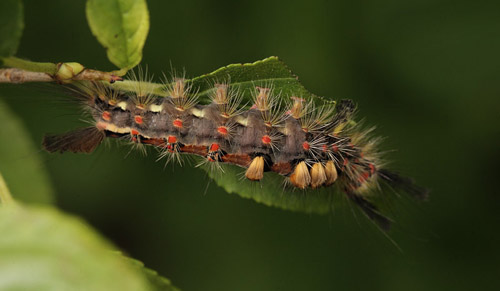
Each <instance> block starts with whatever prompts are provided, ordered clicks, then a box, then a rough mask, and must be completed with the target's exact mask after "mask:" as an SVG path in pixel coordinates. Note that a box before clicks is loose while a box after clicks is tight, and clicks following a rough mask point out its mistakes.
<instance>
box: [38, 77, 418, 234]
mask: <svg viewBox="0 0 500 291" xmlns="http://www.w3.org/2000/svg"><path fill="white" fill-rule="evenodd" d="M132 79H134V80H135V82H133V84H135V85H134V86H132V88H131V89H129V90H121V89H117V88H116V87H115V86H113V85H111V84H107V83H104V82H95V81H79V82H76V83H73V84H72V85H70V86H71V90H72V91H73V92H76V93H77V94H76V95H77V96H79V97H80V99H81V100H82V103H84V105H85V107H86V108H87V109H88V112H89V113H90V116H91V119H92V121H91V123H92V126H90V127H85V128H80V129H76V130H73V131H69V132H67V133H64V134H59V135H46V136H45V137H44V138H43V146H44V148H45V150H47V151H48V152H51V153H52V152H60V153H63V152H66V151H69V152H74V153H91V152H93V151H94V150H95V149H96V148H97V147H98V146H99V145H100V144H101V143H102V142H103V141H104V140H105V139H108V138H115V139H120V140H125V141H127V142H129V143H132V144H134V145H137V146H143V145H148V146H151V147H154V148H156V149H157V150H158V151H159V157H160V158H165V159H167V161H178V162H181V161H182V156H184V155H194V156H199V157H201V158H202V159H203V160H204V161H205V163H208V164H212V165H220V164H232V165H236V166H239V167H241V168H243V169H244V171H245V174H244V177H245V179H248V180H250V181H261V180H263V179H265V178H266V177H265V175H264V173H265V172H274V173H276V174H278V175H280V176H282V177H283V178H284V181H285V183H286V187H290V188H293V189H296V190H297V191H305V190H308V189H318V188H331V187H332V186H334V185H335V186H336V187H337V188H340V189H341V190H342V192H343V194H344V195H345V196H346V197H347V198H348V199H349V200H350V201H352V202H354V203H355V204H356V205H357V206H359V208H360V209H361V210H362V211H363V213H365V214H366V216H368V217H369V218H370V219H372V220H373V221H374V222H376V223H377V224H378V225H379V226H380V227H381V228H382V229H384V230H388V229H389V227H390V224H391V220H390V219H389V218H387V217H386V216H385V215H383V214H382V213H381V212H380V211H379V210H378V208H377V207H376V206H375V205H374V204H373V203H372V202H371V201H370V199H369V196H370V195H371V194H370V193H372V192H374V191H378V188H379V186H378V185H379V183H380V181H383V182H386V183H388V184H390V185H391V186H392V187H393V188H396V189H398V190H401V191H404V192H407V193H408V194H410V195H412V196H414V197H416V198H420V199H425V198H426V196H427V193H428V191H427V190H426V189H425V188H422V187H420V186H418V185H416V184H415V183H414V181H413V180H412V179H410V178H407V177H404V176H401V175H399V174H398V173H396V172H393V171H390V170H388V169H386V168H385V167H384V160H383V158H382V157H381V153H380V150H379V147H378V143H379V141H380V139H378V138H372V137H371V132H372V129H368V130H363V129H361V126H359V124H357V123H356V122H355V120H354V119H355V109H356V106H355V103H354V102H353V101H352V100H349V99H344V100H340V101H339V102H337V103H333V102H322V104H320V105H318V104H317V101H318V100H317V99H314V98H310V97H309V96H300V95H298V94H290V95H289V96H287V94H285V93H283V92H279V91H277V90H276V89H275V88H274V85H273V83H272V82H267V83H266V84H263V85H262V84H260V85H256V84H252V85H251V86H250V87H249V90H250V91H251V96H252V98H251V100H250V102H249V103H247V104H244V98H243V95H244V92H243V91H244V90H246V89H242V88H241V86H239V85H238V84H235V85H233V84H232V83H231V82H230V81H229V80H228V79H229V78H227V80H223V81H222V82H213V83H212V84H210V86H209V89H208V90H207V92H206V95H207V96H208V97H209V99H207V101H208V102H200V100H199V97H200V94H199V92H198V91H199V88H196V87H195V86H194V85H193V84H194V83H193V82H192V81H191V80H187V79H185V78H180V77H176V78H172V79H171V80H169V81H167V82H165V84H164V85H163V86H162V87H161V92H162V94H161V95H162V96H159V95H158V94H155V93H154V90H152V89H151V88H149V87H148V86H149V85H148V84H150V83H148V82H147V81H145V80H144V79H146V80H148V78H147V77H142V78H137V77H135V78H132ZM247 89H248V88H247ZM246 94H247V95H248V92H247V93H246ZM309 195H314V193H312V194H309ZM332 195H333V191H332Z"/></svg>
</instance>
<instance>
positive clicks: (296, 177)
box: [290, 162, 311, 189]
mask: <svg viewBox="0 0 500 291" xmlns="http://www.w3.org/2000/svg"><path fill="white" fill-rule="evenodd" d="M290 182H291V183H292V184H293V185H294V186H295V187H297V188H300V189H305V188H306V187H307V186H309V184H311V175H310V174H309V171H308V170H307V165H306V163H305V162H300V163H298V164H297V166H295V170H294V171H293V173H292V174H291V175H290Z"/></svg>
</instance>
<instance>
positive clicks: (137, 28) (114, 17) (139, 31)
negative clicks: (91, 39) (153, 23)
mask: <svg viewBox="0 0 500 291" xmlns="http://www.w3.org/2000/svg"><path fill="white" fill-rule="evenodd" d="M86 10H87V20H88V23H89V26H90V29H91V30H92V33H93V34H94V35H95V36H96V38H97V40H98V41H99V42H100V43H101V45H103V46H104V47H105V48H106V49H107V53H108V59H109V60H110V61H111V62H112V63H113V64H115V65H116V66H118V67H119V68H121V69H130V68H133V67H135V66H136V65H137V64H139V62H140V61H141V59H142V48H143V47H144V43H145V41H146V37H147V35H148V31H149V12H148V8H147V5H146V1H145V0H89V1H88V2H87V9H86Z"/></svg>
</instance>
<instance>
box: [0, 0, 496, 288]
mask: <svg viewBox="0 0 500 291" xmlns="http://www.w3.org/2000/svg"><path fill="white" fill-rule="evenodd" d="M148 2H149V3H148V4H149V10H150V14H151V29H150V33H149V37H148V40H147V42H146V46H145V49H144V59H143V64H147V65H148V67H149V70H150V71H151V72H153V73H154V74H155V75H157V76H159V75H160V74H161V72H162V71H166V72H169V70H170V66H171V64H172V66H173V67H175V68H177V69H183V68H185V69H186V72H187V75H188V76H196V75H199V74H203V73H207V72H210V71H212V70H214V69H216V68H218V67H220V66H224V65H227V64H230V63H237V62H251V61H255V60H258V59H262V58H264V57H267V56H270V55H276V56H279V57H280V58H281V59H282V60H283V61H285V62H286V63H287V64H288V65H289V66H290V67H291V68H292V69H293V71H294V72H295V73H296V74H297V75H298V76H300V79H301V81H302V83H303V84H304V85H305V87H306V88H308V89H309V90H310V91H312V92H313V93H316V94H318V95H324V96H328V97H330V98H335V99H339V98H352V99H354V100H355V101H356V102H357V103H358V105H359V109H360V110H359V111H360V114H359V115H360V116H362V117H365V118H366V120H367V122H368V123H370V124H374V125H377V126H378V130H377V132H378V134H380V135H382V136H386V137H387V139H386V140H385V142H384V149H388V150H389V149H396V150H395V151H394V152H392V153H391V154H390V159H391V160H392V161H393V163H392V164H393V166H394V167H395V168H396V169H399V170H402V171H404V172H405V173H408V174H409V175H411V176H414V177H416V178H417V179H418V181H420V182H421V183H422V184H424V185H426V186H428V187H429V188H431V189H432V193H431V197H430V201H429V202H428V203H423V204H419V203H412V202H410V201H407V200H405V199H403V201H402V202H401V203H399V204H400V205H398V206H399V208H398V209H397V210H396V211H395V213H394V217H395V218H396V219H397V221H398V222H399V224H398V226H397V227H396V229H395V230H394V231H393V232H392V233H391V234H390V236H391V237H392V238H393V239H394V240H395V241H396V242H397V244H399V246H400V248H401V249H402V251H399V250H398V249H397V248H396V247H395V246H394V245H393V244H391V242H390V241H389V240H388V239H386V238H385V237H384V236H383V235H382V234H381V233H380V232H378V231H377V230H375V229H373V227H371V225H370V223H368V222H367V221H366V220H365V219H364V217H360V216H357V218H355V217H354V216H353V215H352V214H351V213H350V211H345V212H342V215H338V214H337V215H335V214H334V215H331V216H326V217H322V216H315V215H313V216H310V215H304V214H300V213H291V212H287V211H282V210H279V209H274V208H268V207H265V206H263V205H260V204H256V203H255V202H253V201H251V200H246V199H242V198H240V197H238V196H236V195H228V194H226V193H225V192H224V191H223V190H222V189H220V188H218V187H216V186H215V185H214V184H213V183H212V184H211V185H210V186H209V188H208V191H206V193H205V189H206V186H207V183H209V180H208V178H206V176H205V174H204V173H203V172H202V171H201V170H198V169H193V168H192V167H183V168H181V167H178V166H175V167H172V166H168V167H166V168H164V164H163V163H162V162H155V156H154V155H149V156H148V157H143V156H141V155H140V154H139V153H137V152H132V153H130V154H129V155H128V156H127V152H128V149H124V148H123V147H118V146H116V145H114V146H111V147H101V148H100V149H99V150H98V151H97V152H96V153H94V154H92V155H74V154H64V155H49V154H45V153H43V157H44V160H45V165H46V167H47V168H48V170H49V173H50V177H51V180H52V182H53V185H54V188H55V190H56V192H57V205H58V206H60V207H61V208H62V209H64V210H65V211H67V212H70V213H74V214H78V215H80V216H82V217H83V218H85V219H86V220H87V221H89V222H90V223H91V224H92V225H93V226H95V227H96V228H98V229H99V230H100V231H101V232H102V233H103V234H104V235H105V236H107V237H108V238H109V239H111V240H112V241H113V242H114V243H115V244H117V245H118V246H120V247H121V248H123V250H124V251H125V252H127V253H129V254H130V255H131V256H133V257H135V258H137V259H139V260H141V261H143V262H145V264H146V265H147V266H149V267H151V268H153V269H156V270H158V271H159V272H160V273H161V274H163V275H165V276H167V277H169V278H170V279H172V281H173V283H174V284H176V285H177V286H179V287H181V288H182V289H183V290H333V289H336V290H356V289H357V290H360V289H363V290H367V289H369V290H492V289H495V288H494V286H496V288H500V282H499V281H500V279H499V277H500V267H499V262H500V252H499V243H500V239H499V238H500V232H499V223H500V219H499V217H500V215H499V214H498V209H499V206H500V205H499V204H500V203H499V202H500V198H499V194H500V193H499V191H498V190H497V187H496V186H497V185H496V182H497V181H498V174H499V170H498V167H499V162H500V159H499V158H500V151H499V149H500V139H499V137H500V132H499V125H500V123H499V115H500V110H499V109H500V102H499V99H500V87H499V82H498V80H499V76H500V60H499V56H498V55H499V52H500V37H499V36H500V35H499V33H500V20H499V7H498V5H496V3H495V2H496V1H491V2H490V3H486V2H483V3H479V1H478V2H477V3H475V4H468V3H469V2H472V1H429V0H425V1H421V0H419V1H416V0H415V1H396V0H385V1H279V2H278V1H277V2H273V1H247V2H243V1H202V0H200V1H159V0H158V1H152V0H150V1H148ZM24 3H25V23H26V27H25V31H24V35H23V38H22V41H21V45H20V49H19V52H18V55H19V56H20V57H25V58H29V59H32V60H35V61H52V62H58V61H78V62H81V63H82V64H85V65H86V66H88V67H91V68H97V69H101V70H111V69H114V67H113V66H112V65H111V64H110V63H109V62H108V61H107V58H106V55H105V51H104V49H103V48H102V47H100V45H99V44H98V43H97V41H96V40H95V39H94V37H93V36H92V35H91V33H90V30H89V28H88V26H87V23H86V19H85V13H84V4H85V2H84V1H82V0H80V1H73V0H72V1H68V0H64V1H63V0H60V1H35V0H31V1H28V0H25V1H24ZM45 89H46V87H44V86H41V87H40V86H2V87H1V88H0V94H1V95H2V96H3V98H4V99H5V100H7V103H8V104H9V105H10V106H11V107H12V109H13V110H14V112H16V113H17V114H19V115H20V116H21V117H22V119H23V121H24V122H25V125H26V126H27V128H28V129H29V131H30V133H31V136H32V138H33V140H34V142H35V143H36V144H40V141H41V138H42V135H43V133H46V132H63V131H66V130H69V129H71V128H73V127H77V126H79V125H81V124H82V123H81V122H80V121H79V118H80V116H79V108H78V107H77V106H75V105H74V104H71V103H67V102H61V99H63V98H61V97H54V98H53V95H54V94H53V93H47V92H46V90H45ZM39 92H42V93H39ZM0 130H1V129H0ZM2 142H7V141H2ZM15 158H19V159H22V158H25V157H13V159H15ZM14 194H15V193H14ZM497 290H498V289H497Z"/></svg>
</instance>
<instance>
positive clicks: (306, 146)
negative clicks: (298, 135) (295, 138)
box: [302, 141, 311, 151]
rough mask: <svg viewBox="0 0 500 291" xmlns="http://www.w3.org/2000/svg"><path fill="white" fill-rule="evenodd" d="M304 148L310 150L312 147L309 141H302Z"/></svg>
mask: <svg viewBox="0 0 500 291" xmlns="http://www.w3.org/2000/svg"><path fill="white" fill-rule="evenodd" d="M302 148H303V149H304V150H306V151H308V150H310V149H311V145H310V144H309V143H308V142H307V141H305V142H303V143H302Z"/></svg>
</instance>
